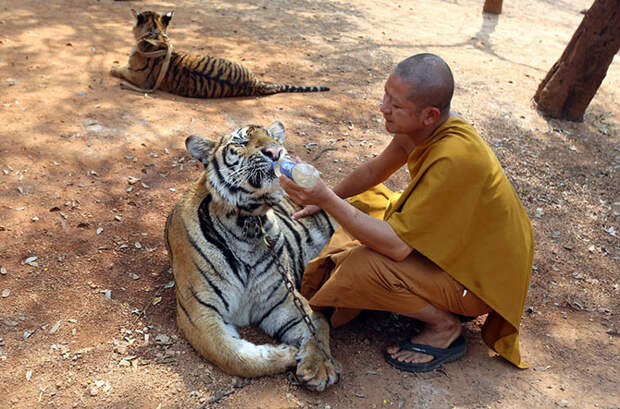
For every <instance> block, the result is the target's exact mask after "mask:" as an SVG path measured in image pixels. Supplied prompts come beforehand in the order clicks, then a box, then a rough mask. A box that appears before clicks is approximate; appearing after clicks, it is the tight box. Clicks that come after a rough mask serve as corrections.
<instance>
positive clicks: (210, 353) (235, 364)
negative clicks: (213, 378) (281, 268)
mask: <svg viewBox="0 0 620 409" xmlns="http://www.w3.org/2000/svg"><path fill="white" fill-rule="evenodd" d="M196 317H199V318H198V320H196V319H195V318H194V319H193V320H192V319H190V318H189V316H188V315H187V314H186V310H185V307H184V306H183V305H182V304H180V302H179V300H178V297H177V323H178V325H179V328H180V329H181V331H182V332H183V334H184V335H185V337H186V338H187V340H188V341H189V343H190V344H191V345H192V346H193V347H194V348H195V349H196V350H197V351H198V352H199V353H200V354H201V355H202V356H204V357H205V358H207V359H208V360H209V361H211V362H213V363H215V364H216V365H217V366H219V367H220V368H221V369H222V370H224V371H225V372H226V373H229V374H231V375H237V376H243V377H246V378H254V377H258V376H264V375H273V374H277V373H281V372H284V371H285V370H287V369H289V368H293V367H295V365H296V364H297V362H296V360H295V356H296V354H297V352H298V350H297V348H295V347H293V346H291V345H286V344H280V345H272V344H263V345H256V344H253V343H251V342H249V341H246V340H244V339H242V338H240V337H239V334H238V333H237V331H236V329H235V328H234V327H233V326H232V325H229V324H226V323H225V322H224V321H223V319H222V316H221V315H219V314H217V313H216V312H215V311H212V310H209V309H204V310H203V311H201V314H200V315H196Z"/></svg>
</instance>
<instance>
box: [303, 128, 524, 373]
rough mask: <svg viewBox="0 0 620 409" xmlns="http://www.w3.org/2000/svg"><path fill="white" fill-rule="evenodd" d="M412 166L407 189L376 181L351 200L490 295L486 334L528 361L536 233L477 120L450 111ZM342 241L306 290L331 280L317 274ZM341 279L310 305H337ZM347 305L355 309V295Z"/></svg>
mask: <svg viewBox="0 0 620 409" xmlns="http://www.w3.org/2000/svg"><path fill="white" fill-rule="evenodd" d="M408 167H409V174H410V176H411V183H410V184H409V185H408V186H407V188H406V189H405V191H404V192H403V193H402V194H400V195H398V194H393V193H392V192H390V191H389V190H387V189H386V188H385V187H381V188H379V189H377V188H375V189H372V190H371V191H369V192H365V193H363V194H361V195H358V196H356V197H354V198H352V200H351V202H352V204H354V205H355V206H356V207H358V208H360V209H361V210H363V211H366V212H367V213H369V214H371V215H373V216H375V217H381V216H383V219H384V220H386V221H387V222H388V223H389V224H390V225H391V226H392V228H393V229H394V231H395V232H396V233H397V234H398V236H399V237H400V238H401V239H402V240H403V241H404V242H406V243H407V244H409V246H411V247H412V248H413V249H415V250H417V251H418V252H419V253H421V254H422V255H424V256H425V257H426V258H428V259H430V260H431V261H432V262H434V263H435V264H436V265H437V266H439V267H440V268H441V269H442V270H443V271H445V272H446V273H448V274H449V275H450V276H451V277H452V278H454V279H455V280H456V281H458V282H459V283H460V284H462V285H463V286H464V287H465V288H466V289H467V290H468V291H471V292H473V293H474V294H475V295H476V296H477V297H478V298H480V299H481V300H482V301H484V302H485V303H486V304H487V305H488V306H489V307H490V308H491V309H492V310H493V311H492V312H491V313H490V314H489V315H488V317H487V319H486V322H485V324H484V327H483V329H482V337H483V339H484V341H485V342H486V343H487V345H489V346H490V347H491V348H493V349H494V350H495V351H497V352H498V353H499V354H500V355H501V356H502V357H504V358H506V359H507V360H508V361H510V362H511V363H513V364H514V365H516V366H518V367H519V368H526V367H527V366H526V365H525V364H524V363H523V362H522V361H521V356H520V352H519V325H520V321H521V314H522V312H523V306H524V303H525V297H526V295H527V290H528V285H529V281H530V273H531V269H532V261H533V254H534V237H533V233H532V228H531V225H530V221H529V218H528V216H527V214H526V212H525V209H524V208H523V206H522V204H521V202H520V201H519V198H518V196H517V194H516V192H515V191H514V189H513V187H512V185H511V184H510V182H509V181H508V179H507V178H506V175H505V174H504V171H503V170H502V168H501V165H500V164H499V161H498V160H497V158H496V157H495V155H494V154H493V152H492V151H491V149H490V148H489V146H488V145H487V144H486V143H485V142H484V140H483V139H482V138H481V137H480V136H479V135H478V133H477V132H476V131H475V129H474V128H473V127H472V126H470V125H469V124H468V123H466V122H465V121H463V120H462V119H459V118H457V117H450V118H449V119H448V120H446V121H445V122H444V123H443V124H442V125H441V126H440V127H439V128H438V129H437V130H435V132H434V133H433V134H432V135H431V136H430V137H429V138H428V139H427V140H426V141H425V142H424V143H422V144H421V145H419V146H417V147H416V148H415V149H414V150H413V151H412V152H411V154H410V155H409V158H408ZM339 240H340V241H342V239H341V238H340V239H339ZM335 244H336V247H332V248H331V249H330V245H331V243H330V244H328V246H327V247H326V249H324V251H323V252H322V253H321V255H320V256H319V257H318V258H317V259H315V260H313V261H311V262H310V263H309V264H308V268H307V269H306V272H305V273H304V278H303V281H302V293H304V292H305V291H307V288H309V287H311V286H312V285H311V284H310V283H315V284H316V283H317V282H321V283H322V282H323V281H325V280H323V279H321V278H318V277H317V275H322V274H324V273H325V271H324V270H325V267H329V268H334V266H335V265H336V266H337V264H336V263H338V262H339V260H342V259H344V257H343V256H342V254H343V253H342V252H343V251H350V250H351V246H347V245H346V244H343V243H342V242H338V243H335ZM337 247H339V249H338V248H337ZM332 250H335V252H334V251H332ZM330 253H331V254H330ZM326 260H330V263H328V264H326ZM321 270H322V271H321ZM332 281H333V280H332ZM336 284H337V283H330V280H329V279H327V281H326V282H324V284H322V286H321V288H319V289H315V290H316V292H315V293H314V294H313V295H312V293H313V292H314V291H315V290H312V291H309V294H308V295H311V297H309V298H310V299H309V301H310V304H311V305H313V306H336V307H338V306H339V305H337V303H334V300H336V299H337V298H338V297H337V294H335V293H334V292H333V291H332V290H331V289H330V288H333V289H335V288H337V285H336ZM304 287H305V288H306V290H304ZM304 295H306V294H304ZM429 302H431V303H432V300H429ZM340 306H344V307H347V308H352V305H351V302H350V300H349V302H348V303H347V305H340ZM359 307H360V308H364V309H380V308H372V305H368V300H360V303H359Z"/></svg>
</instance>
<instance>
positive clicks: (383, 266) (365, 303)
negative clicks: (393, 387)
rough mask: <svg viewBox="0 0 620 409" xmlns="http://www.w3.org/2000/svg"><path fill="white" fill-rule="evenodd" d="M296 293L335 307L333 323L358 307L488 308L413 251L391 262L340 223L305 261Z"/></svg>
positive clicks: (468, 311) (472, 312)
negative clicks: (329, 236)
mask: <svg viewBox="0 0 620 409" xmlns="http://www.w3.org/2000/svg"><path fill="white" fill-rule="evenodd" d="M301 292H302V294H303V295H304V296H305V297H306V298H307V299H308V300H309V301H310V305H312V306H313V307H319V309H320V307H336V308H335V310H334V313H333V314H332V316H331V323H332V325H333V326H334V327H338V326H340V325H343V324H345V323H347V322H349V321H351V320H352V319H353V318H355V316H357V315H358V314H359V312H360V311H361V310H380V311H391V312H395V313H400V314H403V313H410V312H414V311H418V310H420V309H422V308H424V307H426V306H427V305H429V304H431V305H433V306H435V307H437V308H439V309H441V310H444V311H448V312H452V313H455V314H460V315H465V316H470V317H475V316H478V315H482V314H486V313H488V312H490V311H491V309H490V308H489V307H488V306H487V305H486V304H485V303H484V302H483V301H482V300H480V299H479V298H478V297H477V296H476V295H474V294H473V293H472V292H470V291H467V290H466V289H465V287H463V285H461V284H460V283H459V282H458V281H456V280H455V279H453V278H452V277H451V276H450V275H449V274H448V273H446V272H445V271H443V270H442V269H441V268H439V267H438V266H437V265H436V264H434V263H433V262H432V261H430V260H429V259H427V258H426V257H424V256H423V255H422V254H420V253H418V252H417V251H415V250H414V251H413V252H412V253H411V254H410V255H409V257H407V258H406V259H405V260H403V261H394V260H392V259H390V258H389V257H386V256H383V255H382V254H379V253H377V252H376V251H374V250H372V249H370V248H369V247H366V246H364V245H361V244H360V242H359V241H357V240H355V239H354V238H353V237H352V236H351V235H349V234H348V233H347V232H346V231H344V230H343V229H341V228H340V229H338V230H337V231H336V233H334V236H333V237H332V239H331V240H330V242H329V243H328V244H327V245H326V246H325V248H324V249H323V250H322V252H321V254H320V255H319V257H317V258H316V259H314V260H312V261H311V262H310V263H309V264H308V266H307V268H306V271H305V273H304V276H303V280H302V286H301Z"/></svg>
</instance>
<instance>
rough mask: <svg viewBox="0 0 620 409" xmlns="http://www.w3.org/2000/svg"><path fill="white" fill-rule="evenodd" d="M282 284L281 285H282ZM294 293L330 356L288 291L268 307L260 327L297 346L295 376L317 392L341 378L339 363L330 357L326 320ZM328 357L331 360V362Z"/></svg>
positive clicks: (273, 335)
mask: <svg viewBox="0 0 620 409" xmlns="http://www.w3.org/2000/svg"><path fill="white" fill-rule="evenodd" d="M282 288H283V289H284V287H282ZM284 291H286V290H284ZM296 294H297V295H298V296H299V297H300V299H301V301H302V304H303V307H304V310H305V311H306V313H307V314H308V315H309V316H310V317H311V319H312V322H313V324H314V326H315V327H316V335H317V337H318V338H319V339H320V340H321V343H322V344H323V347H324V348H325V349H326V351H327V353H328V354H330V355H329V358H328V357H327V356H325V354H324V353H323V351H321V348H320V347H319V345H318V344H317V341H316V340H315V339H314V337H313V336H312V334H311V332H310V329H309V328H308V327H307V325H306V324H305V322H304V320H303V319H302V317H301V314H300V313H299V311H298V310H297V308H296V307H295V304H294V303H293V300H292V296H291V295H290V294H289V295H288V296H286V298H285V299H284V300H283V301H282V302H281V303H280V304H279V305H277V306H276V307H275V308H272V309H270V310H269V315H268V316H267V317H264V318H263V319H262V321H261V323H260V327H261V329H262V330H263V331H265V332H266V333H267V334H269V335H270V336H272V337H274V338H277V339H280V340H282V341H284V342H286V343H287V344H292V345H298V346H299V352H298V353H297V356H296V359H297V369H296V375H297V379H298V380H299V381H300V382H301V383H302V384H303V385H304V386H305V387H306V388H308V389H310V390H313V391H317V392H320V391H323V390H324V389H325V388H326V387H327V386H330V385H333V384H335V383H337V382H338V380H339V379H340V365H339V364H338V363H337V362H336V361H335V360H334V359H333V358H332V357H331V353H330V348H329V323H328V322H327V320H326V319H325V317H324V316H323V314H321V313H320V312H316V311H312V309H311V308H310V305H309V304H308V301H307V300H306V299H305V298H303V297H302V296H301V295H300V294H299V293H297V292H296ZM330 359H331V360H332V361H333V362H334V363H331V362H330Z"/></svg>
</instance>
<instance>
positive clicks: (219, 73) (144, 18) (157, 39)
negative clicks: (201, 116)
mask: <svg viewBox="0 0 620 409" xmlns="http://www.w3.org/2000/svg"><path fill="white" fill-rule="evenodd" d="M131 11H132V12H133V13H134V15H135V17H136V25H135V27H134V28H133V34H134V37H135V39H136V41H137V43H136V45H135V46H134V47H133V48H132V50H131V53H130V55H129V63H128V65H126V66H124V67H113V68H112V70H111V71H110V73H111V74H112V75H113V76H115V77H118V78H121V79H124V80H127V81H129V82H130V84H121V87H123V88H129V89H132V90H134V91H140V92H152V91H155V90H156V89H158V88H160V89H162V90H164V91H168V92H171V93H173V94H177V95H181V96H184V97H196V98H220V97H239V96H259V95H272V94H277V93H282V92H320V91H329V88H327V87H316V86H308V87H307V86H296V85H279V84H269V83H266V82H263V81H261V80H260V79H258V78H257V77H256V76H255V75H254V74H253V73H252V72H251V71H250V70H248V69H247V68H245V67H244V66H242V65H240V64H237V63H234V62H232V61H228V60H225V59H223V58H217V57H212V56H208V55H192V54H189V53H186V52H183V51H177V50H175V49H174V47H173V46H172V43H171V42H170V40H169V39H168V35H167V34H166V31H167V30H168V25H169V24H170V20H171V19H172V16H173V14H174V13H173V12H170V13H168V14H165V15H163V16H162V15H160V14H158V13H155V12H152V11H145V12H143V13H137V12H136V11H135V10H133V9H132V10H131Z"/></svg>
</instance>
